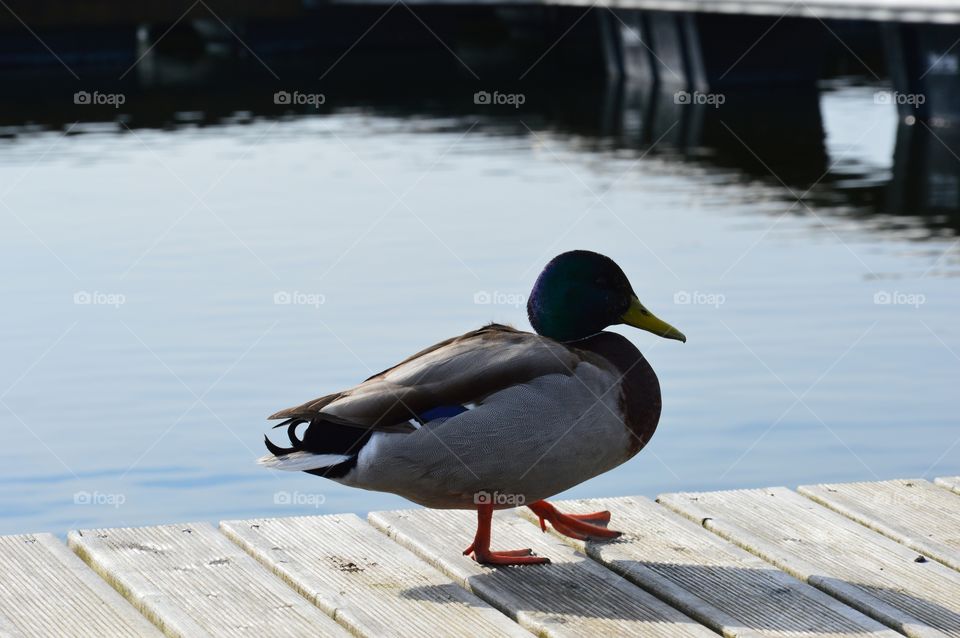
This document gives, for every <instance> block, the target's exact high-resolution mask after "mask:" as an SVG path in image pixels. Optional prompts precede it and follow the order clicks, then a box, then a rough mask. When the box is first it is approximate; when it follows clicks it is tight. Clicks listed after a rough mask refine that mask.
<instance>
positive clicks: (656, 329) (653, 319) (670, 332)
mask: <svg viewBox="0 0 960 638" xmlns="http://www.w3.org/2000/svg"><path fill="white" fill-rule="evenodd" d="M621 319H622V320H623V323H625V324H627V325H628V326H633V327H634V328H640V329H641V330H646V331H647V332H652V333H653V334H655V335H659V336H661V337H664V338H665V339H676V340H677V341H682V342H683V343H686V342H687V338H686V336H684V334H683V333H682V332H680V331H679V330H677V329H676V328H674V327H673V326H671V325H670V324H669V323H667V322H666V321H663V320H662V319H660V318H658V317H657V316H656V315H654V314H653V313H652V312H650V311H649V310H647V309H646V308H644V307H643V304H642V303H640V300H639V299H637V297H636V295H634V297H633V298H632V299H631V300H630V307H629V308H627V311H626V312H625V313H623V316H622V317H621Z"/></svg>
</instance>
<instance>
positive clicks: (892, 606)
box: [658, 487, 960, 637]
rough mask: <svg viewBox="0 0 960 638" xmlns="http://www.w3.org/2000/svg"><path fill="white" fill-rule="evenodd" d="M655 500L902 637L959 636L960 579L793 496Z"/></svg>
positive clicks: (732, 494) (770, 493)
mask: <svg viewBox="0 0 960 638" xmlns="http://www.w3.org/2000/svg"><path fill="white" fill-rule="evenodd" d="M658 500H659V501H660V502H661V503H663V504H665V505H667V506H668V507H670V508H672V509H674V510H676V511H678V512H680V513H682V514H685V515H686V516H688V517H690V518H692V519H693V520H695V521H698V522H700V523H701V524H702V525H703V526H704V527H706V528H707V529H709V530H712V531H714V532H716V533H718V534H719V535H721V536H723V537H724V538H727V539H729V540H731V541H733V542H735V543H737V544H739V545H741V546H742V547H743V548H745V549H747V550H749V551H751V552H753V553H754V554H757V555H758V556H760V557H762V558H764V559H766V560H768V561H770V562H771V563H773V564H774V565H776V566H777V567H780V568H781V569H784V570H786V571H787V572H789V573H791V574H793V575H794V576H797V577H798V578H801V579H803V580H806V581H807V582H808V583H810V584H811V585H813V586H814V587H817V588H819V589H822V590H823V591H825V592H827V593H829V594H831V595H833V596H836V597H837V598H839V599H840V600H843V601H844V602H846V603H848V604H850V605H852V606H853V607H856V608H857V609H859V610H860V611H863V612H864V613H866V614H867V615H869V616H872V617H874V618H876V619H877V620H879V621H881V622H883V623H885V624H887V625H889V626H891V627H893V628H894V629H897V630H899V631H901V632H903V633H905V634H906V635H908V636H918V637H920V636H922V637H927V636H937V637H942V636H960V573H958V572H956V571H954V570H952V569H950V568H949V567H946V566H945V565H942V564H940V563H938V562H935V561H931V560H926V559H924V558H923V557H921V556H919V555H918V554H917V552H915V551H913V550H911V549H909V548H907V547H905V546H903V545H901V544H899V543H897V542H896V541H893V540H891V539H889V538H887V537H885V536H881V535H880V534H877V533H876V532H873V531H871V530H869V529H867V528H866V527H863V526H862V525H859V524H857V523H855V522H853V521H851V520H850V519H848V518H846V517H844V516H842V515H841V514H838V513H836V512H833V511H830V510H828V509H827V508H825V507H823V506H821V505H818V504H817V503H814V502H813V501H811V500H809V499H806V498H804V497H802V496H800V495H799V494H797V493H796V492H792V491H790V490H788V489H786V488H782V487H780V488H768V489H760V490H735V491H729V492H707V493H699V494H665V495H662V496H660V497H659V499H658Z"/></svg>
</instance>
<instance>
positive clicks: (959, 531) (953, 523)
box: [797, 479, 960, 569]
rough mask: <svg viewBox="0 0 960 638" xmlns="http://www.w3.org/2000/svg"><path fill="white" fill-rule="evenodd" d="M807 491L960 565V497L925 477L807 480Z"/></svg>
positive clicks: (879, 529)
mask: <svg viewBox="0 0 960 638" xmlns="http://www.w3.org/2000/svg"><path fill="white" fill-rule="evenodd" d="M797 491H798V492H800V493H801V494H803V495H804V496H806V497H808V498H811V499H813V500H815V501H816V502H818V503H820V504H821V505H826V506H827V507H829V508H830V509H832V510H835V511H837V512H840V513H841V514H843V515H844V516H847V517H849V518H852V519H853V520H855V521H857V522H858V523H860V524H861V525H866V526H867V527H869V528H870V529H872V530H875V531H877V532H880V533H881V534H883V535H885V536H889V537H890V538H892V539H894V540H895V541H898V542H900V543H903V544H904V545H906V546H907V547H909V548H911V549H915V550H917V551H918V552H920V553H922V554H924V555H925V556H928V557H931V558H935V559H936V560H938V561H940V562H941V563H944V564H945V565H949V566H950V567H953V568H954V569H960V496H958V495H957V494H951V493H950V492H949V491H947V490H945V489H942V488H940V487H937V486H936V485H934V484H933V483H930V482H928V481H924V480H923V479H898V480H894V481H877V482H870V483H837V484H823V485H805V486H802V487H799V488H797Z"/></svg>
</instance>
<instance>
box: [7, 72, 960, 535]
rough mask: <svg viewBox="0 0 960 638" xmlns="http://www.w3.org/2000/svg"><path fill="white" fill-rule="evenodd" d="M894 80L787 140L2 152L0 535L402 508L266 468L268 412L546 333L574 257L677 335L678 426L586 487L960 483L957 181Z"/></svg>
mask: <svg viewBox="0 0 960 638" xmlns="http://www.w3.org/2000/svg"><path fill="white" fill-rule="evenodd" d="M875 90H876V89H875V88H873V87H865V86H847V85H843V84H840V85H837V86H835V87H832V88H829V89H828V90H827V91H826V92H825V93H824V94H823V95H822V96H821V97H820V109H819V113H818V111H817V109H816V101H814V102H813V109H812V110H811V109H810V108H807V107H804V108H805V109H806V110H805V111H804V113H802V114H800V115H799V116H797V117H798V118H799V119H797V120H791V119H788V120H786V125H784V124H785V122H779V123H775V125H776V131H777V133H776V134H773V135H772V136H771V134H770V132H769V131H765V130H764V129H763V126H762V124H763V123H762V122H760V123H759V124H757V125H756V126H754V124H756V123H755V122H753V123H751V120H752V119H753V115H752V113H751V112H749V111H748V112H746V114H743V115H742V116H741V117H738V113H740V111H730V112H723V111H719V114H717V113H709V112H708V113H707V114H706V115H705V119H704V120H703V123H702V126H699V125H696V123H691V122H689V121H686V120H685V121H683V122H681V123H680V124H679V125H678V126H674V127H671V124H670V121H671V116H673V115H676V117H675V118H674V119H673V121H677V120H679V119H681V115H680V111H678V110H671V108H670V107H667V108H665V109H662V110H661V111H659V112H658V113H657V114H656V117H654V118H652V120H651V119H650V118H648V117H647V115H645V113H646V112H645V111H643V110H642V109H641V110H632V109H631V108H630V106H629V104H628V105H627V106H626V107H624V106H623V105H622V104H621V106H620V107H618V109H615V110H614V114H613V115H612V116H609V117H608V116H607V115H603V114H602V113H601V114H600V115H598V116H597V117H596V118H595V120H594V121H591V122H589V123H587V124H583V123H582V122H575V123H570V122H566V123H565V122H562V121H558V119H557V118H554V117H553V116H552V115H551V114H550V112H549V109H542V110H541V111H540V114H539V115H537V114H532V115H530V116H529V117H527V116H525V112H521V113H519V114H518V115H513V114H507V115H503V114H497V116H496V117H488V116H487V115H486V114H485V113H484V114H481V115H483V117H482V119H479V120H478V119H477V116H476V115H469V114H449V113H447V114H443V113H440V114H438V115H436V116H434V115H422V114H421V115H418V116H412V115H410V114H409V113H408V114H399V115H393V114H390V113H389V112H383V111H378V112H375V111H372V110H369V109H360V110H349V109H340V110H336V111H332V112H324V113H322V114H317V115H304V116H296V117H280V118H276V117H272V116H271V117H259V116H252V115H249V114H239V115H237V116H236V117H233V118H224V119H222V120H221V121H219V122H218V123H217V125H215V126H208V125H204V126H200V125H198V124H196V123H194V122H193V120H195V119H197V118H200V119H202V115H191V114H184V115H182V116H181V117H180V122H179V123H178V124H177V125H176V126H167V127H153V128H149V127H144V128H134V129H133V132H128V131H127V130H125V129H124V128H123V127H121V126H118V125H116V124H89V123H86V124H79V125H76V126H75V127H73V129H71V131H70V133H71V134H70V135H67V136H65V135H63V132H62V131H45V130H31V129H29V128H24V127H17V128H15V129H12V130H11V131H8V132H10V133H11V135H10V136H9V137H8V138H6V139H4V140H3V141H2V142H0V194H2V196H0V200H2V202H3V205H0V265H2V271H3V274H4V276H3V279H2V284H0V286H2V290H0V292H2V296H3V299H4V306H3V307H4V309H5V312H4V313H3V315H2V318H0V327H2V332H0V335H2V336H0V353H2V356H0V392H2V403H0V423H2V428H3V432H4V435H5V437H6V444H5V445H4V446H3V448H2V451H0V467H2V468H3V469H2V471H0V533H13V532H26V531H40V530H48V531H54V532H58V533H62V532H64V531H65V530H67V529H69V528H76V527H93V526H120V525H142V524H149V523H159V522H173V521H188V520H198V519H199V520H217V519H223V518H232V517H249V516H261V515H289V514H297V513H314V512H343V511H353V512H360V513H362V512H365V511H368V510H371V509H378V508H399V507H405V506H407V505H408V504H407V503H406V502H405V501H403V500H402V499H400V498H398V497H393V496H390V495H384V494H377V493H368V492H364V491H359V490H353V489H349V488H344V487H341V486H339V485H337V484H335V483H332V482H327V481H324V480H322V479H318V478H314V477H311V476H307V475H299V474H297V475H290V474H279V473H271V472H269V471H266V470H263V469H260V468H258V467H257V466H256V465H255V464H254V459H255V458H256V457H257V456H259V455H260V454H261V453H262V444H261V437H262V434H263V432H264V431H265V430H266V427H267V424H266V422H265V421H264V417H265V416H266V415H268V414H270V413H272V412H273V411H275V410H277V409H279V408H283V407H287V406H290V405H293V404H297V403H300V402H302V401H304V400H306V399H309V398H312V397H315V396H318V395H321V394H325V393H328V392H331V391H334V390H337V389H340V388H343V387H345V386H349V385H352V384H354V383H356V382H358V381H359V380H361V379H363V378H365V377H366V376H368V375H369V374H371V372H375V371H377V370H380V369H382V368H384V367H386V366H388V365H391V364H393V363H395V362H396V361H397V360H399V359H400V358H402V357H404V356H406V355H408V354H410V353H412V352H414V351H415V350H417V349H420V348H422V347H424V346H426V345H429V344H431V343H433V342H435V341H437V340H440V339H442V338H445V337H448V336H452V335H455V334H459V333H461V332H464V331H466V330H469V329H472V328H474V327H477V326H479V325H481V324H483V323H485V322H488V321H491V320H493V321H500V322H507V323H512V324H514V325H518V326H522V327H526V325H527V324H526V317H525V313H524V309H523V300H524V296H525V294H526V293H527V291H528V289H529V286H530V285H531V284H532V282H533V280H534V278H535V277H536V275H537V273H538V271H539V268H540V267H541V266H542V265H543V264H544V263H545V262H546V260H547V259H549V258H550V257H551V256H553V255H554V254H556V253H559V252H561V251H564V250H568V249H572V248H589V249H593V250H596V251H600V252H603V253H606V254H608V255H610V256H612V257H613V258H614V259H616V260H617V261H618V262H619V263H620V264H621V265H622V266H623V268H624V270H625V271H626V272H627V273H628V275H629V276H630V278H631V279H632V281H633V282H634V285H635V287H636V289H637V290H638V292H639V294H640V297H641V299H642V300H643V301H644V302H645V303H646V304H647V305H648V306H649V307H651V308H652V309H653V310H654V311H656V312H657V313H658V314H659V315H660V316H662V317H663V318H664V319H666V320H667V321H670V322H671V323H673V324H674V325H676V326H677V327H679V328H680V329H681V330H683V331H684V332H685V333H686V334H687V336H688V337H689V342H688V343H687V344H685V345H682V344H679V343H676V342H667V341H662V340H658V339H657V338H655V337H653V336H651V335H648V334H646V333H640V332H636V331H632V332H627V333H625V334H629V336H630V338H631V339H633V341H634V342H635V343H636V344H637V345H638V346H639V347H640V348H641V350H643V351H644V353H645V354H646V355H647V356H648V358H649V359H650V361H651V362H652V364H653V366H654V368H655V369H656V370H657V373H658V374H659V376H660V380H661V384H662V386H663V396H664V410H663V417H662V420H661V426H660V430H658V432H657V434H656V436H655V437H654V439H653V441H652V443H651V444H650V445H649V446H648V448H647V449H646V450H644V451H643V452H642V453H641V454H640V455H639V456H638V457H636V458H635V459H634V460H632V461H631V462H629V463H628V464H626V465H624V466H622V467H620V468H619V469H617V470H615V471H613V472H610V473H608V474H606V475H604V476H601V477H598V478H596V479H594V480H592V481H590V482H588V483H585V484H583V485H581V486H579V487H577V488H576V489H574V490H572V491H571V492H570V494H568V495H567V496H608V495H625V494H645V495H655V494H657V493H659V492H663V491H671V490H694V489H721V488H729V487H737V486H761V485H796V484H800V483H805V482H818V481H826V480H830V481H845V480H873V479H882V478H892V477H905V476H925V477H932V476H937V475H946V474H957V473H960V445H958V437H960V429H958V427H957V416H956V415H957V407H958V403H957V392H956V387H957V380H958V377H960V325H958V323H957V321H956V317H957V314H958V310H960V295H958V292H960V279H958V278H957V275H960V259H958V256H960V251H958V247H957V245H956V244H955V243H954V236H955V229H956V227H957V224H956V219H957V214H956V213H957V210H956V203H957V193H958V187H957V184H958V183H960V180H958V177H957V176H958V175H960V161H958V160H956V159H955V158H953V157H950V156H949V155H947V151H949V149H947V151H944V150H943V148H946V147H945V146H944V147H943V148H941V146H942V145H941V144H940V143H939V141H938V140H937V139H936V138H933V137H931V136H930V135H926V136H924V131H923V130H921V127H919V126H917V127H913V129H909V128H908V129H906V130H901V131H900V137H899V139H898V137H897V136H898V131H897V118H896V114H895V113H894V110H893V108H892V107H891V106H889V105H884V104H877V103H876V102H875V100H874V91H875ZM591 99H592V98H591ZM598 99H599V98H598ZM620 99H621V100H622V96H621V98H620ZM671 106H672V105H671ZM611 117H612V119H610V118H611ZM683 117H686V114H683ZM605 118H606V119H605ZM811 118H812V124H811ZM821 119H822V127H823V133H822V134H825V139H823V138H822V137H821V135H822V134H821V132H820V123H821ZM721 120H722V121H721ZM794 121H795V122H797V124H796V128H797V130H793V124H791V122H794ZM698 126H699V128H698ZM725 127H728V130H727V131H725V130H724V129H725ZM598 129H599V132H598ZM698 131H699V133H698ZM731 132H733V133H739V134H737V135H736V136H734V135H732V134H731ZM698 135H699V137H698ZM911 135H912V136H914V137H910V136H911ZM917 136H919V142H918V141H917ZM661 137H662V138H663V140H662V141H661V143H659V144H657V145H655V146H654V147H653V148H652V149H650V148H649V147H650V145H651V144H652V143H653V142H654V141H656V140H657V139H658V138H661ZM737 138H739V139H737ZM821 140H823V141H821ZM945 143H946V144H947V145H948V146H949V145H951V144H952V143H951V142H950V140H946V142H945ZM958 146H960V145H958ZM747 147H749V150H748V148H747ZM917 148H919V149H920V150H919V151H917V150H916V149H917ZM954 148H956V147H954ZM911 149H913V150H911ZM895 151H896V153H895ZM952 152H955V151H952ZM754 153H756V155H757V156H759V160H758V159H757V157H754ZM918 153H919V154H918ZM895 155H896V156H897V158H898V163H899V164H898V163H895V162H894V157H895ZM768 168H769V169H770V170H772V171H773V172H774V173H776V174H777V175H779V176H780V177H782V178H783V180H784V182H786V185H784V184H781V183H780V181H779V179H778V178H776V177H774V176H771V174H770V172H769V171H768ZM821 176H822V179H821V180H820V181H819V182H818V183H817V185H816V186H815V187H813V188H812V190H810V192H808V193H805V191H807V189H808V187H809V186H810V185H811V184H812V183H813V182H815V181H816V180H818V178H820V177H821ZM800 195H804V204H798V203H797V196H800ZM278 301H279V302H283V301H289V302H290V303H278ZM885 301H890V302H892V303H883V302H885ZM878 302H880V303H878ZM951 388H952V389H951Z"/></svg>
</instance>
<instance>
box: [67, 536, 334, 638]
mask: <svg viewBox="0 0 960 638" xmlns="http://www.w3.org/2000/svg"><path fill="white" fill-rule="evenodd" d="M68 541H69V543H70V546H71V547H72V548H73V549H74V551H76V552H77V553H78V554H79V555H80V556H81V558H83V559H84V560H85V561H86V562H87V563H88V564H89V565H90V566H92V567H93V568H94V569H95V570H96V571H97V572H99V573H100V575H101V576H103V577H104V578H105V579H107V581H108V582H110V583H111V584H112V585H113V586H114V587H115V588H116V589H117V590H119V591H120V592H121V593H122V594H123V595H124V596H126V598H127V599H128V600H129V601H130V602H132V603H133V604H134V605H135V606H136V607H137V608H138V609H140V611H142V612H143V613H144V614H145V615H146V616H147V617H149V618H150V619H151V620H153V621H154V623H156V624H157V625H158V626H159V627H161V628H162V629H163V630H164V632H165V633H166V634H167V635H169V636H191V637H194V636H271V637H272V636H347V635H348V634H347V632H346V630H344V629H343V628H342V627H340V626H339V625H337V623H336V622H334V621H333V620H332V619H331V618H330V617H329V616H327V615H326V614H324V613H323V612H322V611H320V610H319V609H317V608H316V607H314V606H313V605H312V604H310V603H309V602H308V601H307V600H306V599H304V598H303V597H302V596H300V595H299V594H298V593H297V592H295V591H294V590H293V589H291V588H289V587H287V586H286V585H284V584H283V582H282V581H280V579H279V578H277V577H276V576H274V575H273V574H271V573H270V572H269V571H268V570H267V569H266V568H265V567H263V566H262V565H260V564H259V563H257V562H256V561H255V560H254V559H253V558H251V557H250V556H248V555H247V554H246V553H244V552H243V550H241V549H240V548H239V547H237V546H236V545H234V544H233V543H231V542H230V541H229V540H227V538H226V537H225V536H223V535H222V534H220V533H219V532H217V530H216V529H214V528H213V526H211V525H209V524H207V523H195V524H194V523H192V524H188V525H161V526H157V527H142V528H124V529H97V530H83V531H79V532H76V531H75V532H71V533H70V534H69V536H68Z"/></svg>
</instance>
